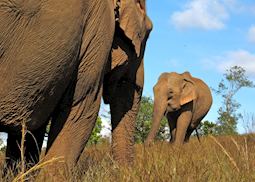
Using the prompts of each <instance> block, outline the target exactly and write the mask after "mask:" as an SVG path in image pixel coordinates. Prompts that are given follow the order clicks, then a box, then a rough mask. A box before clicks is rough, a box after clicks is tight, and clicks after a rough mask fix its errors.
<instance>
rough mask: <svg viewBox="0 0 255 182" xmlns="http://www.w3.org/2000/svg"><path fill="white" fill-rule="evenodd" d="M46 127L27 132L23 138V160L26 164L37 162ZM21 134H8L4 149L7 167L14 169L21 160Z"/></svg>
mask: <svg viewBox="0 0 255 182" xmlns="http://www.w3.org/2000/svg"><path fill="white" fill-rule="evenodd" d="M45 129H46V126H45V125H43V126H42V127H40V128H39V129H37V130H35V131H33V132H28V133H27V134H26V136H25V143H24V146H25V154H24V155H25V156H24V157H25V160H26V162H27V163H31V164H35V163H37V162H38V161H39V157H40V153H41V148H42V143H43V139H44V134H45ZM20 146H21V134H18V135H15V134H12V133H9V134H8V139H7V149H6V164H7V167H10V168H15V165H16V164H17V163H18V162H19V161H20V160H21V151H20Z"/></svg>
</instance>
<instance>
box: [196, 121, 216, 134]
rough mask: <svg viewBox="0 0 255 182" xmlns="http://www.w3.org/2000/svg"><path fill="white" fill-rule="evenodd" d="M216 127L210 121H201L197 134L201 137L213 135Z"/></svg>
mask: <svg viewBox="0 0 255 182" xmlns="http://www.w3.org/2000/svg"><path fill="white" fill-rule="evenodd" d="M216 126H217V124H215V123H213V122H210V121H203V122H202V123H201V125H200V128H199V131H200V132H199V133H201V135H204V136H206V135H214V134H215V133H216V132H215V130H216Z"/></svg>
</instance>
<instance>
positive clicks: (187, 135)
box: [184, 127, 195, 142]
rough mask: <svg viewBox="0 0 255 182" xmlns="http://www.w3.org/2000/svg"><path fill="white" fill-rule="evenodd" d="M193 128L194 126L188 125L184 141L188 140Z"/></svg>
mask: <svg viewBox="0 0 255 182" xmlns="http://www.w3.org/2000/svg"><path fill="white" fill-rule="evenodd" d="M194 130H195V129H194V128H191V127H188V130H187V132H186V136H185V139H184V142H189V139H190V136H191V134H192V132H193V131H194Z"/></svg>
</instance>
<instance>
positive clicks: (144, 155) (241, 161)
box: [0, 135, 255, 182]
mask: <svg viewBox="0 0 255 182" xmlns="http://www.w3.org/2000/svg"><path fill="white" fill-rule="evenodd" d="M1 163H3V157H1ZM6 179H7V178H3V179H2V180H0V181H7V180H6ZM10 179H14V178H10V177H9V180H10ZM26 179H27V178H26ZM47 181H49V180H47ZM66 181H93V182H94V181H95V182H97V181H104V182H105V181H106V182H107V181H132V182H133V181H134V182H136V181H146V182H147V181H153V182H154V181H174V182H175V181H176V182H178V181H180V182H182V181H190V182H193V181H195V182H197V181H206V182H207V181H221V182H222V181H231V182H235V181H236V182H246V181H247V182H251V181H255V135H246V136H233V137H216V138H214V137H202V138H201V143H198V141H197V140H196V139H195V138H194V139H191V141H190V143H188V144H185V145H184V146H183V147H182V148H181V149H177V148H174V147H173V146H172V145H169V144H168V143H166V142H158V143H156V144H154V145H152V146H151V147H148V148H147V147H146V148H145V147H144V145H136V159H135V161H134V164H133V166H132V167H125V166H118V165H117V164H116V163H115V162H114V161H113V160H112V159H111V157H110V149H109V145H107V144H101V145H98V146H92V147H88V148H87V149H86V151H85V153H84V154H83V155H82V156H81V160H80V162H79V165H78V166H77V167H76V169H75V170H74V172H73V174H72V175H69V177H67V179H66Z"/></svg>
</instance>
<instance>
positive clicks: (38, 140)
mask: <svg viewBox="0 0 255 182" xmlns="http://www.w3.org/2000/svg"><path fill="white" fill-rule="evenodd" d="M45 132H46V124H45V125H43V126H41V127H40V128H39V129H37V130H35V131H33V132H31V133H30V132H29V133H27V134H26V139H25V140H26V141H25V144H26V145H25V147H26V148H25V158H26V162H28V163H30V164H36V163H37V162H39V159H40V154H41V149H42V144H43V140H44V136H45Z"/></svg>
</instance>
